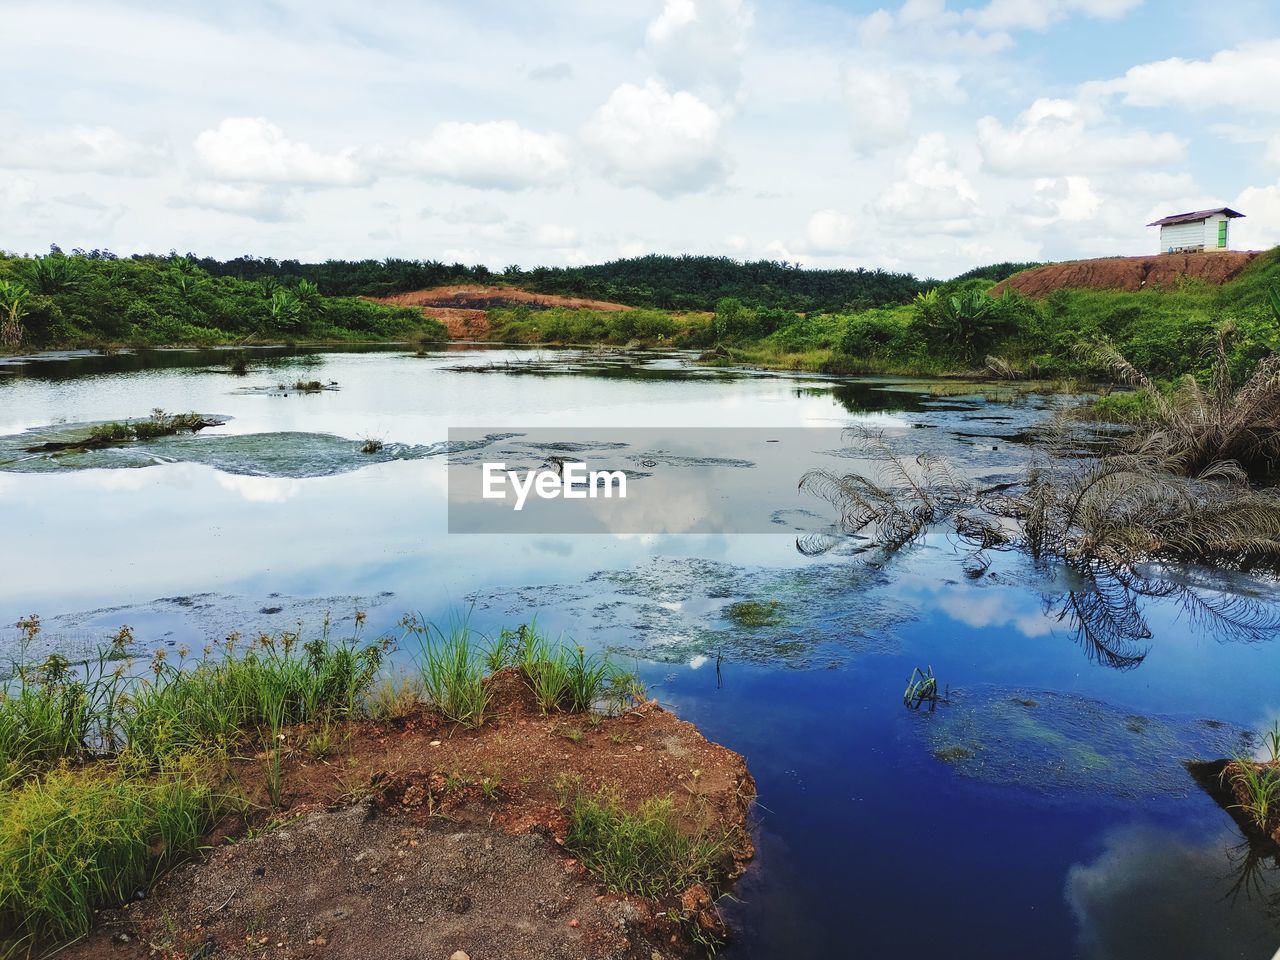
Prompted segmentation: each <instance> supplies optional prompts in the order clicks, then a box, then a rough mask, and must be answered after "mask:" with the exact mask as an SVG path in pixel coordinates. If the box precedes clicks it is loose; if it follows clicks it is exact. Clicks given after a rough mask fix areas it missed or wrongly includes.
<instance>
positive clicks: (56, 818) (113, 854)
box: [0, 758, 218, 949]
mask: <svg viewBox="0 0 1280 960" xmlns="http://www.w3.org/2000/svg"><path fill="white" fill-rule="evenodd" d="M217 809H218V802H217V798H216V796H215V794H214V793H213V791H212V790H211V789H210V787H209V786H208V784H207V783H206V782H205V779H204V777H203V776H202V775H201V772H200V769H199V765H198V763H197V762H194V761H192V760H190V759H189V758H182V759H179V760H176V761H175V762H173V763H171V764H169V765H167V766H166V767H164V768H163V769H161V770H160V771H158V772H156V773H154V774H147V775H139V774H138V773H137V772H135V771H133V770H130V769H129V768H128V766H127V764H121V765H117V766H115V767H112V768H110V769H106V770H97V769H84V770H71V771H55V772H52V773H50V774H49V775H48V776H46V777H44V778H43V779H39V780H31V781H28V782H26V783H23V784H22V785H21V786H19V787H17V788H16V789H12V790H0V864H2V865H3V866H0V930H4V931H6V932H7V933H10V934H12V935H14V936H15V937H16V938H18V941H19V942H20V943H26V944H27V945H30V944H33V943H43V942H47V941H53V940H62V939H66V938H69V937H77V936H83V935H85V934H87V933H88V932H89V930H90V929H91V927H92V926H93V919H94V917H93V914H94V910H95V908H98V907H104V906H116V905H119V904H121V903H125V902H127V901H129V900H130V899H131V898H132V896H133V893H134V891H136V890H138V889H139V888H142V887H145V886H147V884H148V882H149V881H150V879H151V878H152V877H153V876H154V874H155V872H156V870H157V869H161V868H163V867H164V866H165V865H167V864H170V863H173V862H175V861H179V860H181V859H183V858H184V857H187V856H190V855H191V854H192V853H194V852H195V850H196V847H197V844H198V843H199V841H200V838H201V836H202V835H203V834H204V832H205V830H206V829H207V828H208V827H209V825H210V824H211V823H212V822H213V819H214V815H215V813H216V812H217ZM3 947H4V943H3V941H0V949H3Z"/></svg>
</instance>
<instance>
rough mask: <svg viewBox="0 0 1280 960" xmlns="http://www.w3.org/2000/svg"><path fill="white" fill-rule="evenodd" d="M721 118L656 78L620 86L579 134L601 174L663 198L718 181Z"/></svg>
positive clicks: (721, 169)
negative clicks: (641, 82)
mask: <svg viewBox="0 0 1280 960" xmlns="http://www.w3.org/2000/svg"><path fill="white" fill-rule="evenodd" d="M720 126H721V122H720V115H719V114H718V113H716V111H715V110H714V109H712V108H711V107H710V106H708V105H707V104H706V103H705V102H703V101H702V100H700V99H699V98H698V97H696V96H695V95H694V94H692V93H689V92H688V91H684V90H681V91H677V92H675V93H671V92H669V91H668V90H667V88H666V87H665V86H663V85H662V84H661V83H659V82H658V81H656V80H648V81H646V82H645V85H644V86H643V87H638V86H636V85H635V84H631V83H624V84H622V85H621V86H620V87H618V88H617V89H616V90H614V91H613V93H612V94H610V95H609V99H608V100H607V101H606V102H605V103H604V105H603V106H601V107H600V109H598V110H597V111H596V112H595V114H594V115H593V116H592V117H591V119H590V120H589V121H588V123H587V125H586V127H585V128H584V129H583V131H582V139H583V141H584V142H585V143H586V144H587V145H588V147H590V149H591V150H592V151H593V153H594V155H595V157H596V159H597V161H598V163H599V164H600V167H601V169H602V170H603V171H604V173H605V175H606V176H607V177H609V178H610V179H611V180H613V181H614V182H615V183H618V184H621V185H623V186H641V187H647V188H648V189H650V190H653V191H654V192H655V193H658V194H661V195H663V196H675V195H677V194H681V193H693V192H696V191H699V190H703V189H706V188H707V187H709V186H711V185H712V184H714V183H717V182H718V181H720V180H722V179H723V177H724V176H725V173H726V170H727V162H726V159H725V157H724V153H723V150H722V148H721V145H720Z"/></svg>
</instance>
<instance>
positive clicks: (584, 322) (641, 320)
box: [489, 305, 712, 347]
mask: <svg viewBox="0 0 1280 960" xmlns="http://www.w3.org/2000/svg"><path fill="white" fill-rule="evenodd" d="M489 326H490V333H489V338H490V339H491V340H497V341H501V342H503V343H611V344H616V345H618V346H622V345H624V344H628V343H644V344H649V345H658V344H670V345H672V346H689V347H695V346H704V345H706V344H708V343H710V339H711V336H712V333H711V324H710V322H709V320H708V318H707V317H705V316H704V315H701V314H675V313H667V312H665V311H660V310H586V309H568V308H564V307H553V308H550V309H536V308H533V307H529V306H524V305H522V306H517V307H508V308H503V309H496V310H491V311H489Z"/></svg>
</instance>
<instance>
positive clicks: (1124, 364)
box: [1089, 323, 1280, 477]
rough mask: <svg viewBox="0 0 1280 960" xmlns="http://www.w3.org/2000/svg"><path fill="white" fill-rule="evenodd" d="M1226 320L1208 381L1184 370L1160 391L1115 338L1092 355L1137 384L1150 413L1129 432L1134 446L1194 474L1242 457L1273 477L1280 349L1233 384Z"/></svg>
mask: <svg viewBox="0 0 1280 960" xmlns="http://www.w3.org/2000/svg"><path fill="white" fill-rule="evenodd" d="M1235 335H1236V328H1235V326H1234V325H1233V324H1231V323H1226V324H1223V325H1222V327H1220V328H1219V330H1218V337H1217V340H1216V342H1215V345H1214V359H1213V368H1212V370H1211V372H1210V375H1209V378H1208V383H1207V384H1202V383H1201V382H1200V381H1199V380H1197V379H1196V378H1195V377H1192V376H1186V377H1183V378H1182V379H1181V380H1179V381H1178V382H1177V383H1176V384H1175V385H1174V388H1173V390H1172V391H1171V392H1166V391H1164V390H1162V389H1161V388H1160V387H1159V385H1157V384H1156V383H1154V382H1153V381H1152V380H1151V379H1150V378H1149V377H1147V376H1146V375H1145V374H1144V373H1142V371H1140V370H1138V369H1137V367H1135V366H1134V365H1133V364H1132V363H1130V362H1129V361H1128V360H1127V359H1126V358H1125V357H1124V356H1123V354H1121V353H1120V351H1119V350H1117V349H1116V347H1115V345H1114V344H1112V343H1110V342H1109V341H1102V342H1099V343H1097V344H1095V345H1093V347H1092V348H1091V349H1090V350H1089V355H1090V356H1091V357H1092V359H1093V360H1094V361H1095V362H1096V363H1098V364H1099V365H1101V366H1102V367H1104V368H1105V369H1106V370H1107V371H1108V372H1109V373H1110V374H1111V375H1112V376H1114V377H1115V378H1116V379H1117V380H1119V381H1121V382H1123V383H1127V384H1128V385H1130V386H1132V387H1135V388H1137V389H1138V390H1140V391H1141V392H1142V393H1143V394H1144V395H1145V396H1146V397H1147V398H1148V399H1149V401H1150V404H1151V414H1150V416H1149V417H1148V418H1147V419H1146V420H1145V421H1144V422H1142V423H1139V424H1138V426H1137V430H1136V431H1135V432H1134V434H1133V436H1132V438H1131V441H1130V442H1131V445H1132V449H1133V450H1135V451H1144V452H1146V453H1148V454H1149V455H1153V456H1157V457H1159V458H1160V459H1162V460H1163V461H1164V462H1165V465H1166V467H1167V468H1168V469H1170V470H1173V471H1175V472H1178V473H1184V474H1187V475H1195V474H1198V473H1200V472H1201V471H1203V470H1204V469H1205V468H1207V467H1209V466H1211V465H1213V464H1215V463H1219V462H1222V461H1235V462H1236V463H1239V464H1241V465H1242V466H1243V467H1244V468H1245V469H1246V470H1247V471H1248V472H1249V473H1250V474H1251V475H1253V476H1254V477H1272V476H1275V475H1276V473H1277V467H1278V466H1280V356H1275V355H1273V356H1270V357H1267V358H1265V359H1263V360H1262V361H1260V362H1259V363H1258V364H1257V366H1256V367H1255V368H1254V370H1253V373H1252V374H1251V375H1250V377H1249V378H1248V379H1247V380H1246V381H1245V382H1244V383H1243V384H1240V385H1239V386H1237V385H1236V382H1235V378H1234V376H1233V374H1232V369H1231V343H1232V341H1233V340H1234V338H1235Z"/></svg>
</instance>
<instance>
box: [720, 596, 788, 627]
mask: <svg viewBox="0 0 1280 960" xmlns="http://www.w3.org/2000/svg"><path fill="white" fill-rule="evenodd" d="M724 615H725V616H726V617H728V618H729V619H730V620H732V621H733V622H734V623H736V624H737V625H738V626H740V627H772V626H775V625H777V624H779V623H781V622H782V615H781V613H780V612H779V610H778V601H777V600H770V601H769V602H768V603H760V602H759V601H758V600H739V601H738V602H737V603H731V604H729V606H727V607H725V608H724Z"/></svg>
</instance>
